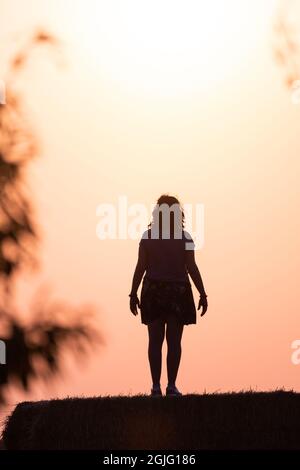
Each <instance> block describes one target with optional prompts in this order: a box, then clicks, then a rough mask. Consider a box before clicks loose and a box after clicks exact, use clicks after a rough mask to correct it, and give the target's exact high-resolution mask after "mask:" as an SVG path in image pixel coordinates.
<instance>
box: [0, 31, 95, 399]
mask: <svg viewBox="0 0 300 470" xmlns="http://www.w3.org/2000/svg"><path fill="white" fill-rule="evenodd" d="M40 46H43V47H45V46H47V47H48V48H49V47H50V48H52V49H56V48H57V47H58V46H59V42H58V40H57V39H56V38H55V37H53V36H52V35H50V34H48V33H47V32H45V31H43V30H39V31H37V32H35V33H34V34H33V36H32V37H30V38H29V40H28V41H27V43H26V44H25V46H24V47H22V48H21V50H20V51H18V52H17V53H16V54H15V56H14V57H13V58H12V60H11V63H10V66H9V68H8V75H7V80H6V97H5V98H6V100H5V101H6V102H5V104H2V105H0V338H1V339H2V340H4V341H5V344H6V365H0V401H4V394H3V390H4V387H5V386H7V385H9V384H11V383H14V384H19V385H21V386H22V387H23V389H25V390H27V389H28V388H29V384H30V382H31V381H32V379H34V378H37V377H42V378H48V377H49V376H51V375H52V374H53V373H55V372H57V371H58V370H59V368H60V355H61V351H62V348H63V347H65V346H68V347H70V346H72V351H75V352H76V353H84V352H86V346H87V345H88V344H89V343H91V341H93V340H96V339H97V341H98V343H101V342H102V339H101V337H100V335H99V334H98V335H97V334H96V333H95V331H94V329H92V327H91V326H88V325H87V322H86V320H88V319H89V318H90V313H91V312H90V311H89V309H81V310H80V309H79V310H78V309H74V308H73V307H70V306H68V305H67V304H65V303H57V302H56V303H55V304H53V303H51V302H50V301H49V299H47V298H45V297H43V298H42V299H40V301H39V302H38V304H37V305H36V306H33V310H36V312H34V311H30V312H28V315H27V319H28V321H26V324H24V323H22V322H21V321H20V315H17V313H16V310H15V309H14V307H13V305H14V296H15V289H14V287H15V284H16V282H17V280H18V278H19V277H20V276H21V275H22V272H23V270H24V269H26V268H28V267H33V266H37V245H38V241H39V240H38V238H39V237H38V231H37V224H36V221H35V217H34V210H33V204H32V196H31V194H30V192H29V190H28V187H27V185H26V170H27V167H28V164H29V162H31V160H32V159H34V158H35V157H37V156H38V151H39V145H38V142H37V138H36V136H35V134H34V132H33V131H32V129H31V128H30V126H29V125H28V124H27V121H26V119H25V118H24V116H23V111H22V96H20V95H19V94H18V93H17V92H16V91H15V89H14V87H13V83H14V82H15V79H16V78H17V77H18V76H19V74H20V73H21V71H22V69H23V68H24V67H25V66H26V65H27V62H28V58H29V56H30V54H31V53H32V51H33V49H34V48H36V47H40ZM22 313H23V312H22Z"/></svg>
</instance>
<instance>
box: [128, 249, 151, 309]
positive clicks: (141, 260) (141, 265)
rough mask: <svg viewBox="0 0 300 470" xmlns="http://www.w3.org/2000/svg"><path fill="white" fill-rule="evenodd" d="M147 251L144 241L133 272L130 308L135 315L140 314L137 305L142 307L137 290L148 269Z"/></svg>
mask: <svg viewBox="0 0 300 470" xmlns="http://www.w3.org/2000/svg"><path fill="white" fill-rule="evenodd" d="M146 266H147V264H146V251H145V247H144V246H143V243H142V242H141V243H140V246H139V255H138V261H137V264H136V267H135V270H134V274H133V279H132V286H131V291H130V294H129V297H130V310H131V312H132V313H133V314H134V315H137V314H138V311H137V307H139V308H140V302H139V299H138V296H137V291H138V288H139V285H140V283H141V281H142V279H143V275H144V273H145V271H146Z"/></svg>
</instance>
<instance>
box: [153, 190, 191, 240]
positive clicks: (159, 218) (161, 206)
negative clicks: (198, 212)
mask: <svg viewBox="0 0 300 470" xmlns="http://www.w3.org/2000/svg"><path fill="white" fill-rule="evenodd" d="M164 210H165V211H164ZM164 216H166V217H167V222H168V230H169V233H170V234H173V235H174V232H175V233H176V230H177V231H179V232H180V235H181V232H182V230H183V229H184V224H185V217H184V210H183V208H182V205H181V203H180V201H179V200H178V199H177V197H175V196H169V195H168V194H162V195H161V196H160V197H159V198H158V199H157V202H156V206H155V207H154V210H153V212H152V221H151V222H150V224H149V226H148V227H149V228H153V227H155V226H158V227H159V233H160V234H161V232H162V227H165V226H166V225H165V223H163V217H164ZM165 220H166V219H164V222H165Z"/></svg>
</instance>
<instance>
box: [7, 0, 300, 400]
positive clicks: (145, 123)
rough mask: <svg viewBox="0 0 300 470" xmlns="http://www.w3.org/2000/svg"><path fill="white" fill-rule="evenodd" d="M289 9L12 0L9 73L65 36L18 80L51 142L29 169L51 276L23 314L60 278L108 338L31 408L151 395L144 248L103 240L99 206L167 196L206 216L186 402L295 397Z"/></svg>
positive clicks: (64, 290) (187, 348)
mask: <svg viewBox="0 0 300 470" xmlns="http://www.w3.org/2000/svg"><path fill="white" fill-rule="evenodd" d="M278 3H279V2H277V1H275V0H264V1H263V2H262V1H261V0H251V1H250V0H242V1H241V0H240V1H238V0H226V1H221V0H219V1H218V0H212V1H189V0H188V1H183V0H180V1H179V0H178V1H176V0H175V1H169V0H161V1H157V0H154V1H153V0H152V1H151V2H147V1H137V0H135V1H130V0H125V1H116V0H110V1H96V0H95V1H94V0H85V1H83V0H75V1H67V0H24V1H20V0H0V38H1V40H0V44H1V45H0V78H1V74H3V76H4V75H5V64H6V63H7V62H6V60H7V58H8V57H9V56H10V54H11V53H12V52H13V51H15V50H16V49H17V48H18V46H19V45H20V44H22V40H23V39H24V38H25V39H26V35H30V34H31V32H32V30H34V29H35V28H37V27H43V28H45V29H47V30H49V31H50V32H51V33H53V34H55V35H57V36H58V37H59V38H60V39H61V42H62V45H61V54H60V55H59V56H57V55H54V56H53V59H54V60H51V57H52V55H51V54H50V55H49V57H50V60H48V58H47V57H48V56H47V54H44V53H43V54H42V53H39V52H36V53H35V54H34V55H33V60H32V61H31V62H30V63H29V64H28V67H27V69H26V71H25V72H24V73H23V75H22V77H21V78H20V79H19V80H18V82H17V83H16V86H17V87H18V89H20V90H22V91H23V92H24V95H25V96H26V113H27V116H28V119H29V121H30V122H31V124H32V126H33V128H34V129H35V130H36V132H37V134H38V135H39V138H40V142H41V155H40V158H39V159H38V160H35V161H34V162H33V163H32V165H31V168H30V173H29V175H28V178H29V181H30V184H31V187H32V191H33V194H34V201H35V207H36V215H37V219H38V220H39V226H40V231H41V234H42V239H41V244H40V260H41V266H40V267H41V269H40V271H39V272H37V273H36V274H35V275H32V274H30V273H26V275H24V277H23V280H22V282H20V284H19V286H18V292H19V303H20V307H22V309H23V310H24V304H25V305H27V304H28V303H29V301H30V298H31V295H32V294H33V293H34V292H35V291H36V289H37V288H38V287H39V286H40V285H41V284H43V285H44V284H49V285H50V287H51V289H52V292H53V297H59V298H63V299H65V300H66V301H69V302H71V303H74V304H75V305H78V304H81V303H83V304H84V303H89V304H93V305H95V307H97V311H98V319H99V326H100V328H101V329H102V331H103V333H104V336H105V339H106V346H105V347H104V348H102V349H101V348H100V349H99V350H95V352H94V355H91V356H90V357H89V358H87V359H86V361H85V362H83V363H82V364H80V365H76V364H74V363H73V365H72V364H71V365H69V367H68V369H67V370H66V372H65V374H64V376H63V377H59V378H57V379H56V380H55V381H54V382H51V383H49V384H46V385H45V384H38V385H36V387H35V388H34V390H33V392H32V395H31V396H32V397H33V398H35V399H38V398H43V397H45V396H47V397H50V396H58V395H59V396H64V395H66V394H68V395H97V394H119V393H122V394H123V393H145V392H149V387H150V385H151V381H150V374H149V371H148V360H147V329H146V327H145V326H142V325H141V323H140V317H137V318H135V317H133V315H132V314H131V313H130V311H129V306H128V294H129V291H130V285H131V278H132V273H133V269H134V266H135V263H136V258H137V249H138V242H137V241H133V240H111V241H107V240H106V241H100V240H99V239H98V238H97V236H96V225H97V222H98V218H97V216H96V208H97V206H98V205H99V204H100V203H104V202H106V203H112V204H117V201H118V197H119V196H121V195H126V196H127V197H128V202H129V204H133V203H143V204H145V205H146V206H147V207H150V205H151V204H152V203H155V200H156V199H157V198H158V196H159V195H160V194H162V193H165V192H168V193H170V194H175V195H177V196H178V197H179V198H180V200H181V201H182V202H183V203H202V204H203V205H204V210H205V217H204V224H205V242H204V246H203V248H202V249H201V250H200V251H197V253H196V258H197V261H198V264H199V267H200V271H201V273H202V276H203V279H204V283H205V287H206V291H207V294H208V303H209V309H208V313H207V315H206V316H205V317H203V318H201V319H200V316H199V317H198V323H197V325H196V326H189V327H187V328H185V331H184V335H183V356H182V363H181V369H180V371H179V377H178V384H179V386H180V388H181V389H182V391H183V392H184V393H188V392H199V393H202V392H203V391H204V390H206V391H207V392H215V391H231V390H235V391H237V390H241V389H249V388H250V387H251V388H253V389H258V390H262V389H263V390H269V389H274V388H279V387H285V388H287V389H291V388H293V389H294V390H298V391H300V365H298V366H296V365H294V364H292V362H291V354H292V349H291V343H292V342H293V341H294V340H295V339H300V320H299V307H300V299H299V274H300V273H299V270H300V265H299V262H300V253H299V239H300V222H299V201H300V186H299V177H300V160H299V149H300V139H299V135H300V132H299V131H300V105H298V106H297V105H295V104H293V103H292V101H291V94H290V92H289V90H288V89H287V87H286V86H285V84H284V71H283V70H282V69H280V68H279V67H278V65H277V64H276V63H275V61H274V57H273V53H272V40H273V37H272V34H273V31H272V25H273V22H274V17H275V14H276V8H277V7H278ZM298 18H299V27H300V14H299V17H298ZM57 62H58V63H57ZM195 299H197V295H196V292H195ZM24 301H25V302H24ZM25 310H26V309H25ZM164 382H165V369H164V371H163V383H164ZM11 397H12V398H10V400H11V401H12V402H13V401H14V400H16V401H17V400H18V399H20V398H21V397H22V398H23V397H24V395H21V394H17V393H16V392H15V393H14V394H12V395H11Z"/></svg>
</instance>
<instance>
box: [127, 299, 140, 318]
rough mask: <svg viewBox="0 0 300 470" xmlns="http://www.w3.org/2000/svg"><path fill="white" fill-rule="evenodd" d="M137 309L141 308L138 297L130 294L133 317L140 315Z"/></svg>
mask: <svg viewBox="0 0 300 470" xmlns="http://www.w3.org/2000/svg"><path fill="white" fill-rule="evenodd" d="M137 307H138V308H141V307H140V301H139V298H138V296H137V295H136V294H135V295H132V294H130V311H131V312H132V313H133V315H137V314H138V311H137Z"/></svg>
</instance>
